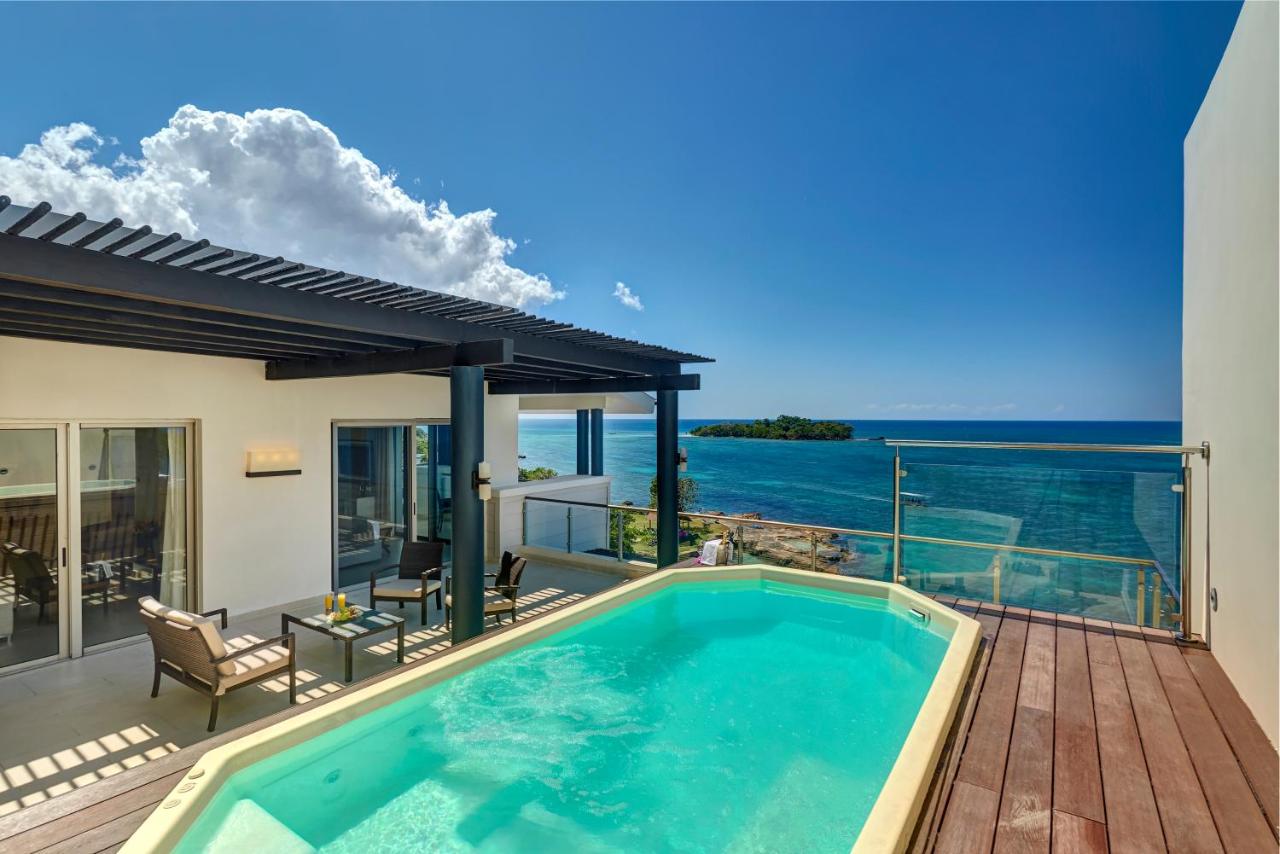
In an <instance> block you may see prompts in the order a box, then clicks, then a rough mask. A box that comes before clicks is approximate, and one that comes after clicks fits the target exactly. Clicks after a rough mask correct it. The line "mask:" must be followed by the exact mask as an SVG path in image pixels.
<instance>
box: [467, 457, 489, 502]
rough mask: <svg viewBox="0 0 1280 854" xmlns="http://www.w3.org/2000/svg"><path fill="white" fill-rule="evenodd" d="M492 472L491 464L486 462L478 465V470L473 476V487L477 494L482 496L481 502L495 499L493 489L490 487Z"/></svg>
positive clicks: (482, 461)
mask: <svg viewBox="0 0 1280 854" xmlns="http://www.w3.org/2000/svg"><path fill="white" fill-rule="evenodd" d="M491 476H492V472H491V471H490V470H489V464H488V463H487V462H485V461H484V460H481V461H480V462H478V463H476V470H475V471H474V472H472V474H471V486H472V488H474V489H475V491H476V494H477V495H479V496H480V500H481V501H488V500H489V499H490V498H492V497H493V487H492V486H490V485H489V478H490V477H491Z"/></svg>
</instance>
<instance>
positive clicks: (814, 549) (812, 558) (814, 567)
mask: <svg viewBox="0 0 1280 854" xmlns="http://www.w3.org/2000/svg"><path fill="white" fill-rule="evenodd" d="M809 569H810V570H811V571H812V572H817V571H818V532H817V531H810V532H809Z"/></svg>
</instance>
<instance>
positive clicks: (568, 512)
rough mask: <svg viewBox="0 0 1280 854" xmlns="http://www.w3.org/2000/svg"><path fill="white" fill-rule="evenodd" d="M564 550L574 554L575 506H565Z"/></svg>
mask: <svg viewBox="0 0 1280 854" xmlns="http://www.w3.org/2000/svg"><path fill="white" fill-rule="evenodd" d="M564 550H565V551H566V552H568V553H569V554H573V507H572V505H570V506H569V507H566V508H565V514H564Z"/></svg>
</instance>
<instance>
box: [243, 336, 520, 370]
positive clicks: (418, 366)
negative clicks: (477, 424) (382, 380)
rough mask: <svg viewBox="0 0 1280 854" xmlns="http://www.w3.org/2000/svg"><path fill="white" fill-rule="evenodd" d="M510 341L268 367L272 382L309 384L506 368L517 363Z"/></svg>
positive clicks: (432, 346) (292, 361)
mask: <svg viewBox="0 0 1280 854" xmlns="http://www.w3.org/2000/svg"><path fill="white" fill-rule="evenodd" d="M513 349H514V348H513V345H512V342H511V339H510V338H497V339H494V340H492V341H467V342H465V343H462V344H428V345H426V346H425V347H415V348H413V349H412V350H394V351H391V352H387V353H362V354H359V355H355V356H337V357H326V358H318V359H284V360H280V361H274V362H268V363H267V379H269V380H305V379H318V378H323V377H362V376H371V375H373V374H403V373H412V372H414V371H431V370H441V369H445V368H453V367H469V366H470V367H483V366H484V365H505V364H508V363H509V362H511V361H512V360H513V359H514V352H513Z"/></svg>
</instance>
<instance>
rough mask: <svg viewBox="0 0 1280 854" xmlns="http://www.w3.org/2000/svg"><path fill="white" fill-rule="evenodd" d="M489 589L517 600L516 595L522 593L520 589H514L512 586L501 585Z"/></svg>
mask: <svg viewBox="0 0 1280 854" xmlns="http://www.w3.org/2000/svg"><path fill="white" fill-rule="evenodd" d="M489 589H490V590H493V591H496V592H498V593H501V594H502V595H503V596H506V597H507V598H508V599H514V598H516V595H517V594H518V593H519V592H520V588H519V587H512V586H511V585H510V584H501V585H499V584H495V585H493V586H492V587H490V588H489Z"/></svg>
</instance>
